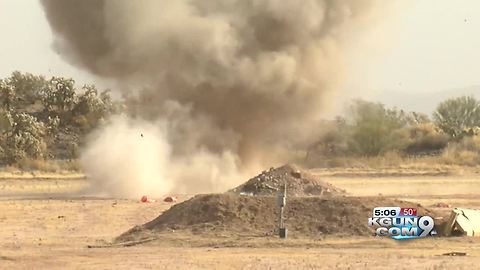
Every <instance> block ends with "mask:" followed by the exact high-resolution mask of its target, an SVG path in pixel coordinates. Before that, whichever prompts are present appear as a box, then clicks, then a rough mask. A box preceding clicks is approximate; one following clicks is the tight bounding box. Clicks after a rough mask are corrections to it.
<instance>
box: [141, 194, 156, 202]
mask: <svg viewBox="0 0 480 270" xmlns="http://www.w3.org/2000/svg"><path fill="white" fill-rule="evenodd" d="M140 201H141V202H143V203H152V202H155V200H152V199H149V198H148V197H147V196H146V195H143V196H142V198H141V199H140Z"/></svg>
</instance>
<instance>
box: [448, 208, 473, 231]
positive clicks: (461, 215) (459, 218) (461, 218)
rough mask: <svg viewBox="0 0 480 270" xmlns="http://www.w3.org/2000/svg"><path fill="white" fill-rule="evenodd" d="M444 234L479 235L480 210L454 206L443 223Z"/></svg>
mask: <svg viewBox="0 0 480 270" xmlns="http://www.w3.org/2000/svg"><path fill="white" fill-rule="evenodd" d="M443 232H444V235H445V236H450V235H466V236H480V210H475V209H466V208H455V209H454V210H452V213H451V214H450V217H449V218H448V220H447V222H446V223H445V228H444V231H443Z"/></svg>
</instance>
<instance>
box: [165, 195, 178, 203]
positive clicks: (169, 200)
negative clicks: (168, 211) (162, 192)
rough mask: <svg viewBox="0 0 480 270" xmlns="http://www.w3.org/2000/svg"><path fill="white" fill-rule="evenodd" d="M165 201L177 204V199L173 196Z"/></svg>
mask: <svg viewBox="0 0 480 270" xmlns="http://www.w3.org/2000/svg"><path fill="white" fill-rule="evenodd" d="M163 201H164V202H170V203H173V202H177V198H175V197H172V196H168V197H166V198H165V199H163Z"/></svg>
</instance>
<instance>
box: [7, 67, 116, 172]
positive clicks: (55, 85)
mask: <svg viewBox="0 0 480 270" xmlns="http://www.w3.org/2000/svg"><path fill="white" fill-rule="evenodd" d="M0 104H1V107H0V131H1V132H0V164H2V165H11V164H15V163H18V162H21V161H25V160H31V159H72V158H75V157H76V156H77V155H78V146H79V144H81V143H82V142H83V139H84V137H85V135H86V134H87V133H88V132H89V131H91V130H92V129H93V128H95V127H96V126H97V125H98V124H99V123H100V122H101V121H103V119H105V117H106V116H108V115H109V114H111V113H113V112H114V111H115V110H116V109H117V104H115V103H114V102H113V100H112V98H111V96H110V94H109V92H108V91H102V92H99V91H98V90H97V88H96V87H95V86H94V85H85V86H83V87H81V88H77V86H76V85H75V82H74V80H73V79H70V78H60V77H52V78H50V79H46V78H45V77H43V76H35V75H32V74H29V73H21V72H18V71H16V72H13V73H12V74H11V76H10V77H8V78H4V79H2V80H0Z"/></svg>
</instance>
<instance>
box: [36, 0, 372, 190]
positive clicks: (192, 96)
mask: <svg viewBox="0 0 480 270" xmlns="http://www.w3.org/2000/svg"><path fill="white" fill-rule="evenodd" d="M372 2H381V1H371V0H344V1H342V0H338V1H331V0H305V1H301V2H299V1H297V0H263V1H257V0H209V1H205V0H174V1H173V0H172V1H168V0H165V1H157V0H144V1H141V2H139V1H130V0H115V1H114V0H111V1H109V0H62V1H56V0H42V4H43V7H44V10H45V14H46V16H47V18H48V21H49V23H50V25H51V28H52V29H53V31H54V33H55V41H54V47H55V48H56V50H57V51H58V52H59V53H60V54H61V55H62V56H63V57H64V58H65V59H67V60H68V61H69V62H70V63H72V64H74V65H76V66H78V67H80V68H83V69H86V70H88V71H89V72H91V73H92V74H95V75H97V76H101V77H103V78H108V79H111V80H114V81H116V82H117V83H118V85H119V88H121V90H122V91H123V93H124V94H126V95H128V96H133V97H135V100H136V101H137V102H133V103H131V104H129V105H128V110H129V114H128V116H119V117H115V118H114V119H111V121H109V123H108V124H106V125H105V126H104V127H102V128H101V129H100V130H99V131H97V132H96V133H95V134H93V136H92V140H91V143H90V144H89V145H88V146H87V148H86V150H85V153H84V155H83V157H82V160H83V163H84V165H85V169H86V172H87V174H89V176H90V177H91V178H92V181H93V184H94V186H95V187H97V188H98V189H99V190H101V191H105V192H109V193H110V194H111V195H121V196H132V195H137V194H141V193H143V192H149V193H155V194H164V193H168V192H199V191H218V190H224V189H225V188H228V187H231V186H232V185H233V184H235V183H238V181H239V179H241V177H243V176H242V173H241V172H248V169H251V168H255V169H257V168H258V167H260V166H267V165H272V164H278V163H279V162H285V161H288V159H289V155H291V153H292V149H295V148H296V147H299V145H303V144H305V142H306V141H308V140H309V139H310V137H311V136H312V134H313V133H314V132H312V130H313V129H318V128H319V127H315V126H314V125H313V124H314V123H315V120H317V119H318V118H319V116H320V115H321V113H322V111H323V110H324V107H325V106H326V104H327V102H326V101H328V98H327V97H328V93H329V92H331V91H334V90H335V88H336V86H337V84H338V82H339V81H340V80H341V79H342V71H343V64H342V63H343V59H342V55H343V52H342V43H343V42H345V36H346V35H347V34H348V33H349V31H352V29H353V28H355V27H357V28H358V27H359V25H362V24H365V23H367V22H368V20H369V18H370V17H371V15H372V13H373V12H372V10H374V8H375V6H376V5H375V4H373V3H372ZM141 134H142V135H143V136H141Z"/></svg>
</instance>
